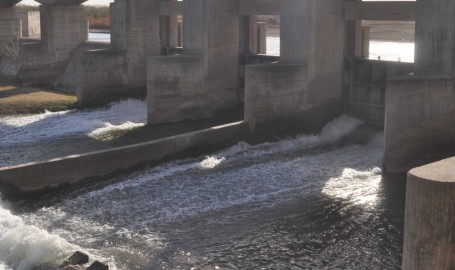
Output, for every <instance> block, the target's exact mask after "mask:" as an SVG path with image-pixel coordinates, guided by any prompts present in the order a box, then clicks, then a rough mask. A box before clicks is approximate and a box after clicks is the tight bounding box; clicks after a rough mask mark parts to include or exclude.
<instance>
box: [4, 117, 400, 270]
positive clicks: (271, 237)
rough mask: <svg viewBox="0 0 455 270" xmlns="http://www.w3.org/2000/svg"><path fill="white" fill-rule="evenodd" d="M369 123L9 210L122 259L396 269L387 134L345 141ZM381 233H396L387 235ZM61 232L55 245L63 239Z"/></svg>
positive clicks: (348, 121)
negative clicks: (386, 184)
mask: <svg viewBox="0 0 455 270" xmlns="http://www.w3.org/2000/svg"><path fill="white" fill-rule="evenodd" d="M360 124H361V121H359V120H357V119H353V118H350V117H348V116H342V117H341V118H339V119H337V120H335V121H333V122H332V123H330V124H328V125H327V126H326V127H325V128H324V129H323V130H322V131H321V133H320V134H319V135H301V136H298V137H296V138H292V139H291V138H289V139H285V140H282V141H278V142H269V143H263V144H260V145H249V144H247V143H244V142H241V143H238V144H236V145H235V146H232V147H230V148H227V149H225V150H222V151H219V152H217V153H214V154H212V155H209V156H206V157H197V158H190V159H184V160H177V161H173V162H168V163H165V164H162V165H159V166H156V167H151V168H148V169H144V170H140V171H136V172H133V173H129V174H126V175H122V176H118V177H114V178H112V179H111V180H109V181H107V182H106V183H99V184H93V185H86V186H82V187H79V188H74V189H71V190H66V191H62V192H60V193H58V194H54V195H53V197H52V196H51V197H47V199H46V200H45V201H42V202H38V203H36V202H35V203H34V204H33V205H30V206H27V205H28V203H27V201H24V202H22V203H20V204H18V205H16V206H14V205H13V206H12V209H22V210H20V211H19V212H18V213H17V214H14V215H16V216H12V217H10V218H9V219H14V218H18V219H20V220H23V221H21V222H23V223H24V226H23V227H24V228H25V229H24V230H25V231H29V233H32V234H35V233H36V234H38V235H39V234H40V233H38V232H35V231H33V230H32V229H31V228H39V230H41V231H44V232H46V233H48V234H50V235H55V236H56V237H59V238H61V239H64V240H65V241H67V242H68V243H71V245H77V246H78V247H80V248H81V249H82V250H88V251H89V252H90V253H91V254H93V255H95V256H96V257H97V258H103V260H105V261H107V262H109V263H110V264H111V265H113V267H115V268H116V269H125V270H130V269H191V268H194V269H214V268H215V267H219V268H220V269H259V268H262V267H265V269H289V268H290V267H291V268H292V267H293V266H294V267H296V266H299V267H300V268H305V267H312V268H313V269H318V267H319V268H320V267H322V266H324V265H325V266H330V267H331V268H330V267H329V268H330V269H342V268H343V267H346V266H348V265H360V266H363V267H366V266H370V265H372V266H373V267H379V268H387V269H395V266H397V265H398V264H399V260H400V257H399V254H401V253H400V249H401V247H400V244H399V243H400V239H401V238H400V233H399V230H398V229H395V225H393V224H392V225H391V224H389V222H388V221H385V220H383V219H384V218H383V216H382V214H381V213H382V210H381V209H380V208H379V204H377V202H378V201H381V200H384V198H383V195H382V191H381V190H382V184H381V181H380V177H381V171H380V169H379V167H380V164H381V157H382V143H381V138H382V135H381V134H378V135H377V136H376V137H374V138H373V139H372V140H371V141H370V142H369V143H368V144H366V145H347V146H337V142H338V141H339V140H340V139H341V138H342V137H343V136H344V135H346V134H349V133H350V132H352V131H353V130H355V129H356V127H358V126H359V125H360ZM19 205H22V207H19ZM366 207H367V208H368V209H367V208H366ZM28 208H30V210H27V209H28ZM2 211H3V209H2ZM392 212H393V211H392ZM340 213H343V214H342V216H340ZM386 218H390V219H393V217H388V216H386ZM367 223H368V224H370V225H371V226H370V225H369V226H367V225H366V224H367ZM386 224H387V225H386ZM333 226H335V227H333ZM359 226H360V227H359ZM383 228H386V229H383ZM389 230H390V231H389ZM6 231H8V230H6ZM351 231H354V232H355V233H349V232H351ZM377 231H378V232H379V233H377ZM397 232H398V233H397ZM345 233H346V234H345ZM387 233H388V234H387ZM4 234H5V233H4V231H0V235H4ZM374 235H377V237H384V236H387V238H386V240H385V242H384V240H382V242H380V243H381V244H380V245H379V244H378V243H379V242H377V243H376V242H374V241H377V239H375V238H374ZM329 236H330V237H329ZM0 239H1V238H0ZM359 239H362V240H359ZM359 241H361V242H359ZM54 243H55V242H50V243H45V244H44V245H50V248H49V249H50V250H54V249H55V244H54ZM1 245H4V243H2V240H0V246H1ZM8 245H9V246H11V245H13V244H8ZM340 246H347V248H348V251H343V252H341V249H340ZM57 247H58V245H57ZM57 249H58V248H57ZM383 249H385V250H386V251H385V253H384V254H383V251H382V250H383ZM322 250H324V252H322ZM351 250H352V252H353V253H352V254H351ZM0 252H1V251H0ZM327 252H329V253H330V254H328V253H327ZM346 252H349V253H350V254H349V256H347V255H346V254H345V253H346ZM324 253H327V254H325V255H324ZM367 254H369V255H368V256H367ZM387 254H389V255H387ZM5 257H7V256H6V255H4V254H2V253H0V258H5ZM366 258H372V259H374V261H372V262H370V261H368V260H367V259H366ZM0 261H2V262H3V263H4V264H5V263H7V265H11V264H10V262H9V261H8V260H6V259H0ZM299 267H297V268H299ZM359 269H361V268H359Z"/></svg>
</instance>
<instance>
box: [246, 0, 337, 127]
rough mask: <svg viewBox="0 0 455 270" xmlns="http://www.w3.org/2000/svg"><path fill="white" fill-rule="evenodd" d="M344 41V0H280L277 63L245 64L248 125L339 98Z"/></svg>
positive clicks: (300, 113) (297, 115)
mask: <svg viewBox="0 0 455 270" xmlns="http://www.w3.org/2000/svg"><path fill="white" fill-rule="evenodd" d="M296 29H299V31H296ZM343 44H344V19H343V1H339V0H335V1H334V0H322V1H301V0H286V1H283V2H282V4H281V56H280V62H279V64H271V65H266V66H263V67H261V66H251V67H249V66H247V67H246V72H245V121H247V122H248V123H249V125H250V129H252V130H253V129H255V128H256V126H257V125H263V124H267V122H271V121H273V120H276V119H280V118H289V119H299V118H300V119H302V117H304V115H305V112H307V111H309V110H310V109H317V108H318V107H322V106H323V105H324V104H327V103H328V102H332V101H336V100H340V98H341V93H342V79H343V51H344V50H343Z"/></svg>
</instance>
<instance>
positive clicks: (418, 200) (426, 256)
mask: <svg viewBox="0 0 455 270" xmlns="http://www.w3.org/2000/svg"><path fill="white" fill-rule="evenodd" d="M454 250H455V158H449V159H445V160H442V161H439V162H435V163H432V164H429V165H425V166H422V167H419V168H415V169H412V170H411V171H410V172H409V173H408V180H407V187H406V213H405V230H404V248H403V269H404V270H411V269H412V270H424V269H441V270H443V269H447V270H449V269H453V267H454V266H455V253H454Z"/></svg>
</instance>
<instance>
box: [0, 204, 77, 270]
mask: <svg viewBox="0 0 455 270" xmlns="http://www.w3.org/2000/svg"><path fill="white" fill-rule="evenodd" d="M76 249H77V248H76V246H74V245H71V244H69V243H68V242H67V241H65V240H64V239H62V238H61V237H59V236H57V235H54V234H50V233H48V232H47V231H45V230H43V229H40V228H38V227H36V226H31V225H26V224H25V222H24V221H23V219H22V218H21V217H18V216H15V215H14V214H12V213H11V212H10V211H9V210H8V209H6V208H4V205H2V204H0V269H15V270H29V269H33V268H34V267H38V266H49V267H55V266H58V265H59V264H60V263H62V262H63V260H64V259H65V258H66V257H67V256H68V255H70V254H71V252H72V251H75V250H76Z"/></svg>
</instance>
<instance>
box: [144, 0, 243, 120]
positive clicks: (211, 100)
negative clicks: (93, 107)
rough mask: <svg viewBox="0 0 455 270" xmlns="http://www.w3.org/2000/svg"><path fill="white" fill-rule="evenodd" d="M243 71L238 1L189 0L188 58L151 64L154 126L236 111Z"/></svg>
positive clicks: (185, 26) (152, 60) (163, 59)
mask: <svg viewBox="0 0 455 270" xmlns="http://www.w3.org/2000/svg"><path fill="white" fill-rule="evenodd" d="M238 68H239V15H238V0H185V1H184V2H183V55H181V56H169V57H166V56H164V57H152V58H150V59H149V64H148V87H147V88H148V95H147V98H148V112H149V113H148V115H149V123H152V124H156V123H165V122H176V121H181V120H185V119H199V118H206V117H212V116H215V115H217V114H219V113H221V112H224V111H226V110H229V109H232V108H234V107H236V106H237V105H238V104H239V98H238V95H237V84H238Z"/></svg>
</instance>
